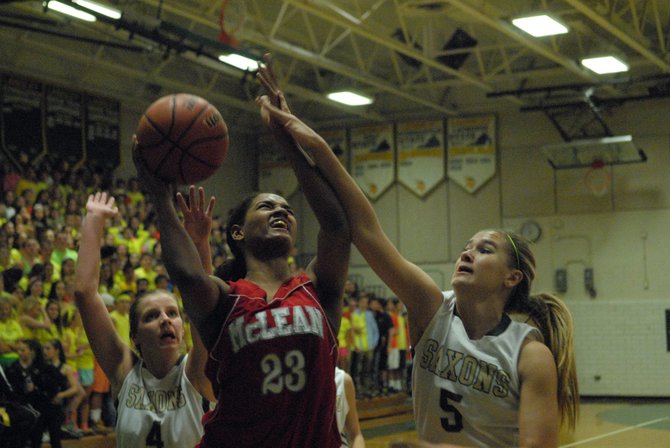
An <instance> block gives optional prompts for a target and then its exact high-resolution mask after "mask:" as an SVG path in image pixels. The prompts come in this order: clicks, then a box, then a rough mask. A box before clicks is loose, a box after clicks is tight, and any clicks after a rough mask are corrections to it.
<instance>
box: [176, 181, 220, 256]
mask: <svg viewBox="0 0 670 448" xmlns="http://www.w3.org/2000/svg"><path fill="white" fill-rule="evenodd" d="M197 190H198V194H197V196H196V188H195V185H191V186H190V187H189V189H188V204H187V203H186V199H185V198H184V195H183V194H181V193H180V192H178V193H177V204H178V205H179V209H180V210H181V213H182V215H184V228H185V229H186V232H188V234H189V236H190V237H191V240H193V242H194V243H195V244H196V245H197V244H198V243H202V242H203V241H207V240H208V239H209V234H210V232H211V230H212V211H213V210H214V204H215V203H216V198H215V197H214V196H212V197H210V198H209V203H208V204H207V207H206V208H205V189H204V188H203V187H198V189H197Z"/></svg>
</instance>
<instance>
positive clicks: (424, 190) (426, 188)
mask: <svg viewBox="0 0 670 448" xmlns="http://www.w3.org/2000/svg"><path fill="white" fill-rule="evenodd" d="M397 138H398V180H399V181H400V183H401V184H403V185H404V186H405V187H407V188H408V189H409V190H410V191H412V192H413V193H415V194H417V195H418V196H419V197H424V196H425V195H426V194H428V193H429V192H430V191H432V190H433V188H435V187H436V186H437V185H438V184H439V183H440V182H442V180H443V179H444V174H445V173H444V158H445V151H444V125H443V121H442V120H435V121H415V122H407V123H398V124H397Z"/></svg>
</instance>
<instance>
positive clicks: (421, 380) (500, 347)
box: [412, 291, 542, 447]
mask: <svg viewBox="0 0 670 448" xmlns="http://www.w3.org/2000/svg"><path fill="white" fill-rule="evenodd" d="M444 296H445V298H444V302H443V303H442V305H441V306H440V308H439V309H438V311H437V313H436V314H435V316H433V319H432V320H431V322H430V324H429V325H428V327H427V328H426V331H425V332H424V334H423V335H422V336H421V340H420V341H419V343H418V344H417V345H416V347H415V352H414V366H413V370H412V385H413V386H412V387H413V400H414V417H415V419H416V429H417V433H418V435H419V437H420V438H421V439H422V440H426V441H428V442H432V443H440V442H441V443H445V442H450V443H470V444H471V443H475V444H477V445H478V446H505V447H509V446H518V438H519V422H518V413H519V395H520V385H519V375H518V371H517V362H518V359H519V354H520V350H521V345H522V343H523V341H524V340H525V339H526V337H527V336H529V335H530V334H533V337H534V338H537V339H539V340H541V338H542V336H541V334H540V332H539V330H538V329H536V328H534V327H532V326H530V325H528V324H524V323H520V322H515V321H512V320H511V319H510V318H509V316H507V315H506V314H505V315H503V318H502V319H501V321H500V323H499V324H498V326H497V327H496V328H494V329H493V330H491V331H490V332H489V333H488V334H487V335H486V336H484V337H483V338H481V339H478V340H471V339H470V338H469V337H468V335H467V333H466V331H465V328H464V326H463V322H462V321H461V319H460V318H459V317H458V316H456V315H455V314H454V311H455V304H456V300H455V296H454V293H453V291H448V292H445V293H444ZM464 436H466V437H464Z"/></svg>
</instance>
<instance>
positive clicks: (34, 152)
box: [0, 76, 45, 160]
mask: <svg viewBox="0 0 670 448" xmlns="http://www.w3.org/2000/svg"><path fill="white" fill-rule="evenodd" d="M43 110H44V94H43V86H42V84H40V83H38V82H36V81H31V80H29V79H25V78H20V77H15V76H6V77H3V78H2V116H1V117H0V118H1V119H2V121H1V124H2V126H0V131H1V134H2V145H3V147H4V149H5V150H6V151H7V152H9V153H11V154H12V155H13V156H14V157H15V158H17V157H18V155H19V154H20V153H25V154H27V155H28V157H29V158H30V159H31V160H32V159H35V158H37V156H39V155H40V154H42V153H43V152H44V149H45V143H44V126H43V125H44V117H43Z"/></svg>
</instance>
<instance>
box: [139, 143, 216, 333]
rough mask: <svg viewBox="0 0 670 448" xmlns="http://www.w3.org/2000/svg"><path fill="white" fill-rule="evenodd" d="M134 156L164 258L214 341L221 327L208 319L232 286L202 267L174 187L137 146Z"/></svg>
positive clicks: (191, 314)
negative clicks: (209, 324)
mask: <svg viewBox="0 0 670 448" xmlns="http://www.w3.org/2000/svg"><path fill="white" fill-rule="evenodd" d="M133 158H134V162H135V167H136V168H137V172H138V177H139V178H140V179H141V181H142V185H143V186H144V188H145V189H146V190H147V192H148V193H149V196H150V197H151V200H152V202H153V204H154V208H155V210H156V214H157V217H158V227H159V230H160V232H161V247H162V249H163V260H164V262H165V267H166V268H167V271H168V274H169V275H170V278H171V279H172V281H174V282H175V284H176V285H177V287H178V288H179V291H180V293H181V295H182V299H183V302H184V308H185V310H186V313H187V314H188V316H189V317H190V318H191V319H192V322H193V324H194V325H195V327H196V329H197V330H198V331H199V332H200V336H201V337H202V338H203V341H204V342H205V345H206V346H208V344H213V343H214V342H215V339H216V335H217V333H218V330H219V329H218V328H205V320H206V318H207V317H208V316H209V315H210V314H211V313H212V311H214V309H215V308H216V307H217V305H218V303H219V300H221V299H222V298H224V297H225V295H226V294H227V292H228V291H229V287H228V285H227V284H226V283H224V282H223V281H221V280H218V279H215V278H214V277H210V275H209V273H208V272H207V271H206V270H205V268H204V267H203V266H202V263H201V261H200V255H199V254H198V250H197V249H196V247H195V245H194V244H193V241H192V240H191V238H190V237H189V234H188V232H187V231H186V229H185V228H184V226H183V225H182V224H181V222H180V221H179V216H178V215H177V210H176V209H175V207H174V202H173V200H172V188H171V186H170V185H168V184H167V183H165V182H163V181H161V180H160V179H158V178H157V177H156V176H154V175H153V174H151V173H150V172H149V171H148V170H147V169H146V167H145V166H144V162H142V160H141V159H140V158H139V157H137V151H135V149H133Z"/></svg>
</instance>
